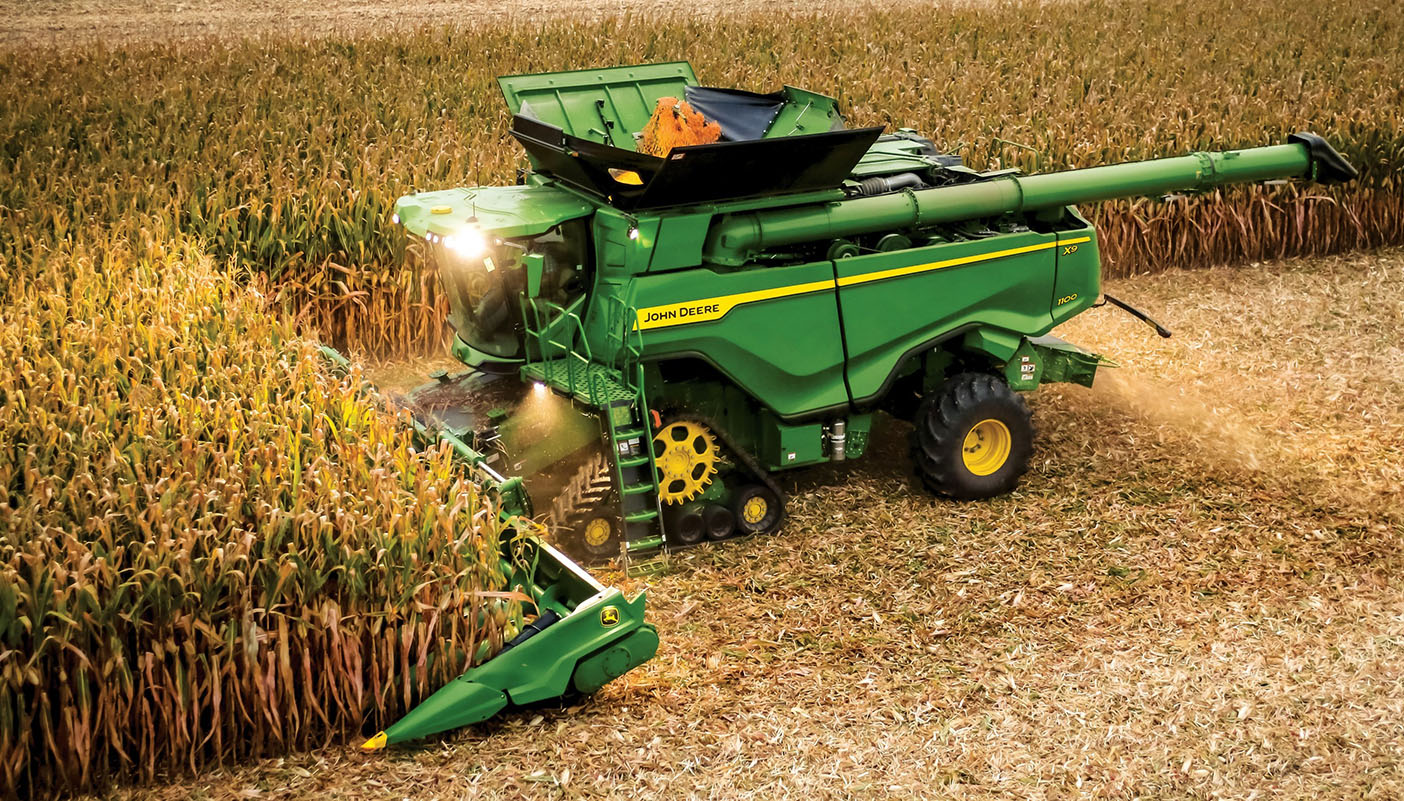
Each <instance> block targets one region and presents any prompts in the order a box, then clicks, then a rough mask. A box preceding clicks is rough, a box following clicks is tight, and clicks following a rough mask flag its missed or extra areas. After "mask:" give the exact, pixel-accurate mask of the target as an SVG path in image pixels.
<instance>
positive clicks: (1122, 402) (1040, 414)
mask: <svg viewBox="0 0 1404 801" xmlns="http://www.w3.org/2000/svg"><path fill="white" fill-rule="evenodd" d="M1109 288H1110V289H1112V290H1113V291H1114V292H1115V294H1118V295H1119V296H1121V297H1123V298H1125V299H1127V300H1130V301H1132V302H1135V303H1137V304H1139V305H1142V306H1143V307H1145V308H1146V309H1148V310H1150V311H1151V312H1152V313H1153V314H1154V315H1155V316H1157V317H1159V318H1160V319H1161V320H1162V321H1163V322H1164V323H1166V324H1167V325H1168V326H1169V327H1170V328H1172V329H1173V330H1174V331H1175V337H1174V338H1173V339H1169V340H1161V339H1158V338H1156V337H1155V335H1154V334H1153V332H1151V331H1150V329H1148V328H1146V327H1145V326H1143V325H1141V324H1139V323H1136V322H1135V321H1133V320H1131V319H1130V318H1129V317H1127V316H1126V315H1124V314H1121V313H1119V312H1116V311H1114V310H1112V309H1109V308H1104V309H1099V310H1096V311H1094V312H1091V313H1088V314H1085V315H1083V316H1082V319H1080V320H1078V321H1077V322H1076V324H1075V325H1072V326H1069V327H1068V329H1067V330H1064V331H1063V332H1062V334H1063V335H1064V336H1065V337H1066V338H1068V339H1070V340H1072V341H1076V342H1079V343H1081V344H1084V345H1086V346H1089V347H1091V348H1092V349H1095V350H1098V351H1100V352H1103V353H1106V354H1108V355H1109V356H1111V357H1113V358H1115V359H1116V360H1118V361H1119V362H1120V363H1122V364H1123V365H1125V367H1123V368H1122V369H1120V370H1106V371H1104V373H1103V375H1102V376H1100V377H1099V379H1098V384H1097V387H1096V388H1095V389H1090V390H1088V389H1083V388H1080V387H1054V388H1045V389H1043V390H1040V391H1039V392H1037V393H1036V394H1035V395H1034V396H1033V398H1032V403H1033V406H1034V410H1035V420H1036V423H1037V425H1038V427H1039V437H1040V439H1039V445H1038V448H1037V450H1036V452H1035V455H1034V459H1033V464H1032V467H1031V469H1030V471H1029V474H1028V475H1027V476H1026V478H1025V480H1024V482H1023V484H1022V486H1021V487H1020V488H1019V489H1018V490H1017V491H1016V492H1014V493H1013V494H1012V495H1009V496H1007V497H1004V498H999V499H995V500H992V501H987V502H980V503H967V504H955V503H948V502H944V501H940V500H936V499H933V498H932V497H930V496H928V495H927V494H925V493H924V492H923V491H921V490H920V489H919V487H917V486H915V485H914V481H913V480H912V479H911V478H910V464H909V462H908V459H907V456H906V448H905V442H906V430H905V429H904V428H903V427H902V426H901V425H900V424H897V423H893V422H891V421H887V422H888V423H889V425H887V426H886V427H885V430H884V432H883V433H881V434H880V435H879V436H878V437H877V439H876V441H875V443H874V445H873V447H872V451H873V452H871V453H870V454H868V456H867V457H866V458H865V459H864V460H863V461H861V462H856V463H853V464H851V465H834V466H827V467H824V468H821V469H816V470H810V471H807V472H801V473H796V474H793V475H790V476H787V477H786V479H785V484H786V486H787V489H788V490H789V491H791V492H792V497H791V502H790V509H791V518H790V520H789V522H788V523H787V525H786V526H785V528H784V530H783V531H782V532H781V533H779V534H778V535H775V536H771V537H768V538H764V539H757V540H752V541H737V542H731V543H723V544H720V545H716V546H704V547H701V548H697V549H694V550H692V551H690V552H687V553H685V554H684V555H682V556H679V557H676V558H675V559H674V560H673V563H672V565H671V568H670V570H669V572H667V573H666V574H664V575H661V576H656V577H652V578H648V579H629V578H627V577H625V576H623V575H620V574H618V573H612V572H609V571H603V572H601V577H602V578H603V579H604V580H605V581H608V582H614V583H617V584H620V585H622V586H626V587H629V588H631V589H632V590H640V589H647V591H648V593H649V609H650V612H649V617H650V619H651V620H652V621H653V622H655V623H656V624H657V625H658V628H659V632H660V634H661V636H662V643H663V644H662V647H661V650H660V651H659V654H658V657H657V658H656V659H655V660H653V661H652V662H650V663H648V664H647V665H645V666H644V667H642V668H640V669H638V670H636V671H634V672H633V673H630V674H629V675H628V676H626V677H625V678H623V679H621V680H619V681H617V682H615V683H614V684H612V685H609V686H608V687H606V688H605V689H604V690H603V691H601V692H600V693H599V694H598V695H597V696H595V697H594V698H593V699H590V700H588V701H587V702H585V703H583V704H582V705H580V706H576V707H570V708H565V709H560V708H548V709H539V710H529V711H524V712H515V713H511V714H507V715H505V716H503V717H502V718H501V719H499V720H497V721H495V722H492V723H489V724H486V725H482V726H477V727H473V728H471V729H469V730H467V731H464V732H460V733H457V734H454V735H452V736H449V737H446V738H444V739H440V740H433V741H430V742H428V743H426V744H424V745H421V746H419V747H413V748H398V749H393V750H391V751H389V752H388V753H384V754H381V755H371V756H366V755H362V754H360V753H358V752H356V751H355V749H354V748H353V747H351V746H345V747H334V748H327V749H323V750H320V751H317V752H313V753H308V754H302V755H296V756H290V757H286V758H282V759H276V760H268V761H264V762H261V763H257V764H253V765H249V766H246V767H241V768H238V769H235V770H229V771H220V772H215V773H210V774H206V775H202V776H199V777H196V778H194V779H189V780H181V781H179V782H177V783H175V784H171V785H169V786H165V787H161V788H158V789H154V790H152V789H145V790H139V791H128V792H127V795H128V796H129V797H132V798H137V797H143V798H144V797H153V796H154V797H157V798H162V799H167V798H169V799H175V798H187V797H193V798H211V799H226V798H264V797H266V798H346V799H385V798H393V799H400V798H413V799H436V798H441V799H449V798H453V799H458V798H478V797H485V798H487V797H530V798H637V797H663V798H680V799H683V798H714V799H715V798H721V799H733V798H735V799H740V798H764V799H774V798H806V799H808V798H910V797H933V796H941V797H953V798H1003V797H1014V798H1079V797H1089V798H1092V797H1106V798H1132V797H1148V798H1165V797H1193V798H1244V799H1249V798H1264V797H1272V798H1399V797H1404V594H1401V589H1402V588H1404V579H1401V576H1404V572H1401V567H1404V548H1402V547H1401V537H1402V536H1404V495H1401V489H1400V488H1401V486H1402V485H1404V347H1401V344H1400V338H1399V331H1400V330H1401V328H1404V251H1398V250H1396V251H1389V252H1385V253H1381V254H1369V255H1357V256H1349V257H1337V258H1328V259H1322V260H1295V261H1287V262H1282V263H1273V264H1260V265H1253V266H1249V267H1244V268H1242V269H1210V270H1203V271H1197V272H1192V273H1167V274H1161V275H1156V276H1150V277H1140V278H1134V279H1129V280H1124V281H1117V282H1115V283H1114V285H1113V286H1111V287H1109Z"/></svg>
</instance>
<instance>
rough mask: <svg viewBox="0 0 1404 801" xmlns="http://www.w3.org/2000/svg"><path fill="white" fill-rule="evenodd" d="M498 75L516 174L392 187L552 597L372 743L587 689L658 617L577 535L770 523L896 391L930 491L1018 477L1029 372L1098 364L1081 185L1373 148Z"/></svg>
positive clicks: (1036, 381) (1184, 179) (1312, 162)
mask: <svg viewBox="0 0 1404 801" xmlns="http://www.w3.org/2000/svg"><path fill="white" fill-rule="evenodd" d="M499 83H500V85H501V88H502V93H503V95H504V97H505V98H506V100H507V105H508V108H509V110H510V111H511V112H512V114H513V120H512V129H511V131H512V135H513V136H514V137H515V138H516V139H517V140H518V141H519V142H520V143H521V144H522V146H523V147H524V148H525V149H526V152H527V156H528V158H529V160H530V163H531V169H530V170H525V171H522V172H521V173H520V176H519V180H518V184H517V185H516V186H501V187H471V188H460V189H448V190H442V191H433V192H424V193H420V194H414V195H409V196H406V197H403V198H401V199H400V200H399V202H398V203H397V204H396V220H397V222H398V223H399V224H401V225H403V226H404V227H405V228H406V230H407V231H408V232H409V233H410V234H412V235H413V236H415V237H417V238H419V239H422V240H423V242H424V245H425V248H426V251H427V253H428V255H429V256H430V258H431V259H432V260H433V261H434V262H435V263H436V264H437V267H438V269H439V271H440V274H441V276H442V280H443V283H444V286H445V287H446V290H447V292H448V295H449V298H450V304H451V308H452V312H451V315H450V317H449V323H450V324H451V326H452V327H453V329H454V331H455V337H454V340H453V346H452V349H453V354H454V355H455V356H456V357H457V358H458V359H459V360H460V361H462V362H463V363H464V364H465V365H466V369H464V370H463V371H461V372H457V373H454V374H448V373H439V374H436V375H435V376H433V379H434V380H433V382H432V383H430V384H428V385H426V386H424V387H421V388H419V389H417V390H415V391H414V392H412V393H410V394H409V396H408V397H406V398H405V399H404V403H405V404H406V405H408V406H409V407H410V408H411V410H412V411H413V412H414V413H415V415H416V418H417V419H418V420H419V422H420V423H421V424H422V425H423V426H424V429H425V431H426V432H427V433H428V434H429V435H430V436H432V437H436V438H440V439H444V440H447V441H448V442H450V443H451V444H452V445H453V446H454V447H455V448H456V449H458V451H459V453H460V454H462V455H463V456H464V457H465V458H466V459H467V460H468V461H469V462H470V463H472V464H473V465H475V466H476V467H477V468H478V469H479V470H480V471H482V475H483V476H484V477H485V479H486V480H487V483H489V484H490V485H494V486H497V487H498V488H499V490H500V492H501V494H502V497H503V501H504V507H505V509H506V511H508V512H510V513H515V514H522V515H528V516H535V517H537V518H538V519H540V520H541V521H542V522H543V523H544V524H545V525H546V526H547V530H548V532H549V539H550V540H551V541H552V542H553V543H554V544H555V547H553V546H552V545H547V544H545V543H539V542H536V541H535V540H530V545H529V546H528V547H530V548H533V549H534V557H533V558H534V559H535V560H536V561H537V563H538V567H537V570H536V571H535V573H534V574H533V575H530V576H519V577H518V579H519V580H518V581H516V584H515V586H517V587H519V588H521V589H522V590H523V591H524V592H526V593H527V594H528V595H529V596H530V597H531V598H532V599H533V600H534V601H535V602H536V606H535V609H536V611H537V612H538V613H539V616H538V617H536V618H535V620H534V621H533V622H532V623H531V624H529V625H527V626H526V627H525V628H524V629H523V630H522V633H521V634H519V635H518V636H517V638H516V639H514V640H513V641H512V642H511V643H509V644H508V645H507V647H506V648H505V649H504V650H503V651H502V652H500V653H498V654H497V655H496V656H494V657H492V658H491V659H488V660H486V661H483V662H482V663H481V664H479V665H478V666H476V667H474V668H472V669H470V670H469V671H468V672H467V673H465V674H464V675H463V676H462V677H461V678H460V679H458V680H457V681H455V682H452V683H451V684H450V685H449V686H447V687H445V688H444V689H443V690H441V691H440V692H439V693H438V694H436V695H434V696H433V697H431V698H430V699H428V700H427V701H426V702H425V703H424V704H422V705H421V706H420V707H418V708H416V709H415V710H413V711H412V712H411V713H410V714H409V715H408V716H407V717H406V718H405V719H403V720H401V721H400V722H399V723H397V724H395V725H394V726H392V727H391V728H390V729H388V730H387V731H386V732H383V733H382V734H380V735H377V736H376V738H373V739H372V740H371V741H370V742H368V743H367V744H366V745H367V747H368V748H377V747H381V746H384V745H385V744H387V743H393V742H397V741H401V740H406V739H411V738H415V737H422V736H425V735H427V734H431V733H434V732H438V731H443V730H446V729H449V728H455V727H458V726H462V725H465V724H468V723H473V722H476V721H480V720H484V719H486V718H488V717H490V716H492V715H493V714H496V713H497V712H498V711H499V710H501V709H502V708H504V707H505V706H507V705H508V704H524V703H530V702H534V701H540V700H544V699H549V698H556V697H559V696H561V695H564V694H566V693H569V692H571V691H572V690H574V691H578V692H586V693H588V692H591V691H592V690H594V689H596V688H597V687H599V686H601V685H602V684H603V683H604V682H606V681H608V680H609V679H611V678H613V677H615V676H618V675H621V674H623V673H624V672H625V671H627V670H629V669H631V668H632V667H634V666H636V665H638V664H641V663H642V662H644V661H647V660H648V659H649V658H651V657H652V655H653V653H654V650H655V648H656V647H657V643H658V638H657V635H656V633H655V632H654V629H653V627H652V626H650V625H648V624H646V623H644V621H643V603H644V602H643V598H642V596H640V597H639V598H637V599H635V600H634V601H632V602H628V601H626V600H625V599H624V598H623V597H622V596H621V595H620V594H619V593H618V591H617V590H608V589H606V588H604V587H602V586H601V585H599V584H598V583H597V582H595V581H594V579H592V578H591V577H590V576H589V575H588V574H587V573H585V572H584V571H583V570H581V569H580V568H579V567H577V566H576V565H575V564H574V563H573V562H572V561H571V559H576V560H581V561H601V560H606V559H619V560H620V561H621V562H622V563H623V564H626V565H628V566H630V567H631V568H635V569H638V568H640V567H647V566H648V565H649V564H650V563H652V562H654V561H656V560H658V559H659V558H662V557H664V556H665V555H666V554H667V553H668V552H670V551H672V550H674V549H678V548H685V547H688V546H692V545H696V544H699V543H703V542H707V541H713V540H725V539H729V538H732V537H736V536H739V535H750V534H766V533H770V532H774V531H775V530H777V529H778V528H779V527H780V526H781V524H782V521H783V520H784V516H785V497H784V493H783V492H782V491H781V489H780V486H779V485H778V483H777V482H776V480H775V476H776V475H777V474H778V473H780V472H782V471H786V470H794V469H797V468H802V467H805V466H809V465H815V464H820V463H824V462H842V461H850V460H854V459H858V458H860V457H862V456H863V454H864V452H865V451H866V450H867V447H868V443H869V440H870V436H871V433H872V428H873V424H874V420H875V416H876V414H877V413H878V412H880V411H881V412H886V413H888V414H889V415H891V416H892V417H895V418H898V419H901V420H907V421H910V422H911V423H912V424H913V431H912V434H911V452H912V457H913V459H912V461H913V464H914V466H915V469H916V472H917V474H918V476H919V477H920V480H921V482H922V484H923V485H924V486H925V487H926V488H927V489H928V490H930V491H931V492H933V493H935V494H936V495H940V496H944V497H948V498H952V499H959V500H967V499H977V498H987V497H990V496H994V495H998V494H1001V493H1005V492H1008V491H1010V490H1011V489H1013V488H1014V487H1015V485H1016V484H1017V483H1018V481H1019V478H1020V476H1021V475H1022V474H1023V473H1024V471H1025V469H1026V468H1027V464H1028V459H1029V454H1030V452H1031V450H1032V446H1033V435H1034V428H1033V425H1032V421H1031V415H1030V412H1029V408H1028V406H1027V405H1026V404H1025V402H1024V400H1023V398H1022V396H1021V393H1024V392H1028V391H1030V390H1033V389H1036V388H1037V387H1038V386H1039V385H1041V384H1046V383H1052V382H1072V383H1077V384H1082V385H1091V383H1092V380H1093V377H1094V376H1095V375H1096V372H1097V369H1098V367H1099V365H1100V364H1102V362H1103V360H1102V358H1101V357H1100V356H1098V355H1096V354H1092V353H1088V352H1086V351H1084V350H1082V349H1080V348H1078V347H1077V346H1075V345H1072V344H1069V343H1067V342H1064V341H1062V340H1060V339H1057V338H1055V337H1051V336H1048V332H1049V331H1050V330H1051V329H1052V328H1054V327H1055V326H1057V325H1058V324H1060V323H1063V322H1065V321H1067V320H1069V319H1071V318H1072V317H1074V316H1076V315H1077V314H1080V313H1081V312H1083V311H1085V310H1087V309H1089V308H1092V307H1093V306H1095V305H1098V303H1099V297H1105V296H1102V294H1101V291H1100V277H1101V264H1100V260H1099V257H1098V251H1097V232H1096V231H1095V230H1094V228H1093V226H1092V225H1091V224H1090V223H1089V222H1088V221H1087V220H1086V219H1085V218H1084V217H1083V216H1082V215H1081V214H1079V213H1078V211H1077V209H1076V208H1075V206H1076V205H1078V204H1084V203H1092V202H1097V201H1102V200H1109V199H1112V198H1123V197H1138V196H1161V195H1166V194H1168V193H1177V192H1195V191H1203V190H1209V189H1213V188H1215V187H1218V186H1222V185H1225V184H1231V183H1243V182H1258V181H1269V180H1279V179H1289V178H1301V179H1310V180H1317V181H1323V182H1331V181H1347V180H1351V179H1353V178H1354V177H1355V175H1356V172H1355V170H1354V169H1353V168H1352V167H1351V166H1350V165H1349V164H1348V163H1347V162H1346V161H1345V160H1344V159H1343V158H1342V157H1341V156H1340V154H1338V153H1337V152H1336V151H1335V150H1333V149H1332V148H1331V146H1330V145H1328V144H1327V143H1326V142H1325V141H1324V140H1323V139H1321V138H1320V137H1318V136H1315V135H1313V134H1308V133H1299V134H1294V135H1292V136H1289V137H1288V139H1287V143H1286V144H1281V145H1276V146H1270V147H1258V148H1249V149H1245V150H1232V151H1224V152H1217V153H1194V154H1191V155H1188V156H1182V157H1178V158H1167V159H1158V160H1154V161H1146V162H1137V163H1129V164H1119V165H1115V166H1105V167H1093V168H1089V169H1080V170H1071V171H1066V172H1059V173H1050V174H1041V175H1032V176H1025V175H1020V174H1018V171H1017V170H1012V169H1005V170H996V171H992V172H984V171H980V170H976V169H973V168H971V167H968V166H966V165H964V164H963V163H962V161H961V159H960V158H959V157H957V156H953V155H947V154H943V153H941V152H940V150H939V149H938V148H937V147H935V146H934V145H933V143H932V142H931V141H929V140H927V139H924V138H922V137H921V136H919V135H917V134H916V133H915V132H913V131H910V130H906V129H902V130H898V131H896V132H895V133H890V134H886V133H884V131H883V129H881V128H856V129H851V128H847V127H846V126H845V124H844V120H843V117H842V116H841V114H840V113H839V109H838V108H837V105H836V103H835V101H834V100H833V99H832V98H829V97H825V96H823V95H819V94H815V93H813V92H807V91H804V90H801V89H796V88H793V87H788V86H787V87H785V88H784V89H782V90H781V91H779V92H776V93H773V94H756V93H752V92H745V91H739V90H734V89H716V88H707V87H701V86H698V85H697V80H696V78H695V76H694V75H693V72H692V68H691V66H689V65H688V64H687V63H685V62H675V63H667V64H651V65H644V66H634V67H617V68H611V69H598V70H582V71H576V72H561V73H548V74H541V75H524V76H511V77H505V78H501V79H500V80H499ZM699 117H700V121H699V120H698V118H699ZM672 122H677V123H679V124H678V125H675V126H674V127H675V128H678V129H684V128H687V123H689V122H692V123H696V124H695V125H694V126H693V127H694V128H697V127H698V126H699V125H701V123H702V122H705V123H706V124H707V125H709V126H711V130H713V131H714V133H713V135H712V136H713V138H714V139H715V141H711V142H708V143H703V144H682V145H680V146H672V147H670V148H667V149H666V150H664V151H663V152H660V153H659V154H658V155H652V154H650V153H649V152H647V151H649V150H657V148H658V144H657V142H658V141H661V140H660V139H659V138H658V137H650V136H646V135H644V131H645V129H646V128H657V127H658V126H660V125H662V124H664V123H672ZM641 139H642V140H644V141H643V142H641ZM645 143H646V144H647V145H648V147H644V146H643V145H644V144H645ZM1105 299H1106V300H1107V301H1109V302H1112V303H1114V304H1116V305H1118V306H1121V307H1123V308H1125V309H1127V310H1128V311H1131V312H1132V313H1133V314H1136V315H1137V316H1139V317H1141V318H1142V319H1144V320H1146V321H1147V322H1149V323H1151V324H1152V325H1155V323H1153V321H1150V320H1149V318H1147V317H1145V315H1143V314H1140V313H1139V312H1136V311H1135V310H1134V309H1131V308H1130V307H1129V306H1127V305H1126V304H1123V303H1121V302H1120V301H1117V300H1115V299H1114V298H1110V297H1106V298H1105ZM1156 328H1157V330H1159V331H1160V333H1161V334H1162V335H1163V336H1169V332H1167V331H1165V330H1164V329H1163V328H1160V327H1159V326H1158V325H1157V326H1156ZM508 476H511V478H507V477H508ZM557 548H559V549H560V550H557ZM562 552H564V553H562ZM568 557H569V558H568Z"/></svg>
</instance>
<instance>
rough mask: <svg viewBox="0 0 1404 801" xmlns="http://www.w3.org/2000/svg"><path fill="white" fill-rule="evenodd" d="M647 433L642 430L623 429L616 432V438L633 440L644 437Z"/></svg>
mask: <svg viewBox="0 0 1404 801" xmlns="http://www.w3.org/2000/svg"><path fill="white" fill-rule="evenodd" d="M647 433H648V432H647V431H645V430H643V429H642V428H621V429H618V430H616V431H615V432H614V438H615V439H633V438H634V437H642V436H643V435H644V434H647Z"/></svg>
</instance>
